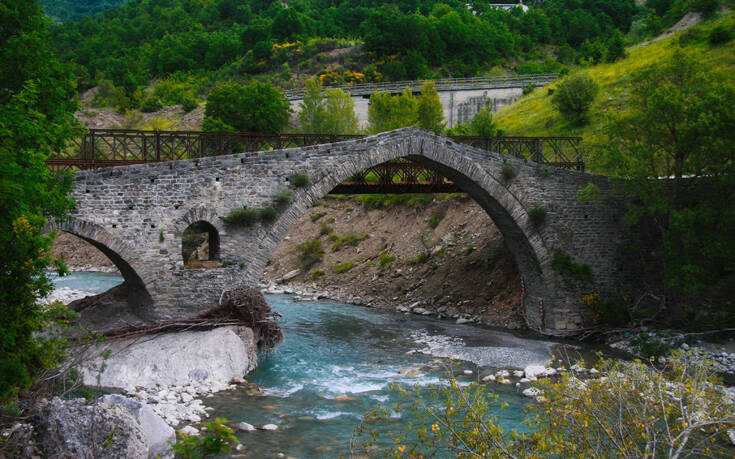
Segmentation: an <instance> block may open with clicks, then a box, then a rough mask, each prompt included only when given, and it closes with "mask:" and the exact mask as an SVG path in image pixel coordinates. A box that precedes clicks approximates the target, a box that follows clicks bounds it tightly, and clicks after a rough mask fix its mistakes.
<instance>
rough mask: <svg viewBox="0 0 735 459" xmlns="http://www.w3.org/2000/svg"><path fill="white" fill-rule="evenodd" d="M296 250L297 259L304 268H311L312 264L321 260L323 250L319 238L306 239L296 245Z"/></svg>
mask: <svg viewBox="0 0 735 459" xmlns="http://www.w3.org/2000/svg"><path fill="white" fill-rule="evenodd" d="M296 250H297V251H298V252H299V261H301V263H302V264H303V266H304V269H309V268H311V267H312V266H313V265H314V264H316V263H318V262H320V261H321V260H322V255H324V250H322V243H321V241H320V240H319V239H312V240H311V241H306V242H304V243H303V244H299V245H297V246H296Z"/></svg>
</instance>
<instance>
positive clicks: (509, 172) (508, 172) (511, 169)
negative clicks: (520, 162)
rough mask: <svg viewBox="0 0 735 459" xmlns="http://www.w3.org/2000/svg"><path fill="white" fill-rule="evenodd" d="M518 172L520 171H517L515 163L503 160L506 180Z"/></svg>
mask: <svg viewBox="0 0 735 459" xmlns="http://www.w3.org/2000/svg"><path fill="white" fill-rule="evenodd" d="M517 174H518V171H516V168H515V166H513V163H511V162H510V161H507V160H505V161H503V178H504V179H506V180H510V179H512V178H513V177H515V176H516V175H517Z"/></svg>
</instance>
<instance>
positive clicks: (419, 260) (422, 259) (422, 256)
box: [406, 252, 429, 265]
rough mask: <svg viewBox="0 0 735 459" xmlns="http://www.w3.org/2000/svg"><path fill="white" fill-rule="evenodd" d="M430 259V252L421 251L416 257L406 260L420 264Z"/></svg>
mask: <svg viewBox="0 0 735 459" xmlns="http://www.w3.org/2000/svg"><path fill="white" fill-rule="evenodd" d="M428 259H429V254H428V253H427V252H421V253H420V254H418V255H416V258H409V259H408V260H406V264H409V265H420V264H421V263H424V262H425V261H426V260H428Z"/></svg>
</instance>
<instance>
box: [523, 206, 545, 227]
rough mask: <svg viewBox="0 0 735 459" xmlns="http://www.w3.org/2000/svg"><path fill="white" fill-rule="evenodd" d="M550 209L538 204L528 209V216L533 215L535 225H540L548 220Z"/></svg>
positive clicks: (532, 219) (532, 220)
mask: <svg viewBox="0 0 735 459" xmlns="http://www.w3.org/2000/svg"><path fill="white" fill-rule="evenodd" d="M548 213H549V211H548V210H547V209H546V207H544V206H536V207H534V208H533V209H531V210H529V211H528V216H529V217H531V222H532V223H533V224H534V225H540V224H541V223H543V222H544V220H546V215H547V214H548Z"/></svg>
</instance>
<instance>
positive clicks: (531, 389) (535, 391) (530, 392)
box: [521, 387, 541, 398]
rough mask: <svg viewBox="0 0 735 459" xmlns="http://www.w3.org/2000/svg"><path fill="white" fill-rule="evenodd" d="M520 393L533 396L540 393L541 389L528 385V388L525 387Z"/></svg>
mask: <svg viewBox="0 0 735 459" xmlns="http://www.w3.org/2000/svg"><path fill="white" fill-rule="evenodd" d="M521 393H522V394H523V395H525V396H526V397H529V398H535V397H536V396H537V395H539V394H541V391H540V390H538V389H536V388H535V387H529V388H528V389H525V390H524V391H523V392H521Z"/></svg>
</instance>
